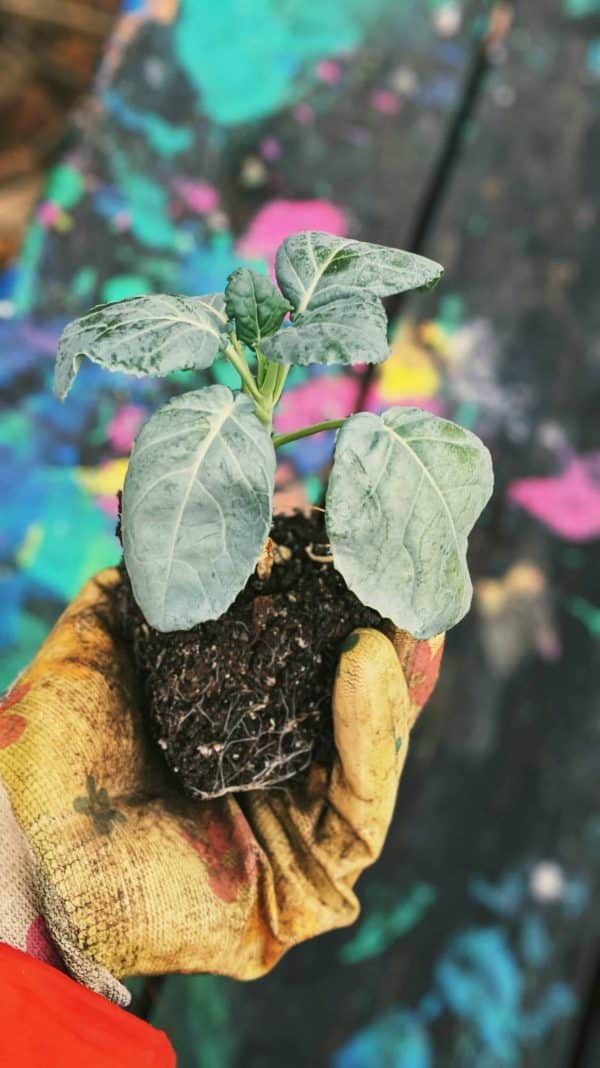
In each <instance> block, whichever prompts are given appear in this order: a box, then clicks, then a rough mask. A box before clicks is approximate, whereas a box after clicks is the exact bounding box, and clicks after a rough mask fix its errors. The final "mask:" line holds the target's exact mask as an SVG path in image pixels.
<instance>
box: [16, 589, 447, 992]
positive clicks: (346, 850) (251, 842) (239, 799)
mask: <svg viewBox="0 0 600 1068" xmlns="http://www.w3.org/2000/svg"><path fill="white" fill-rule="evenodd" d="M117 582H118V574H117V572H116V570H109V571H104V572H102V573H101V574H100V575H98V576H97V577H96V578H95V579H93V580H92V581H90V582H88V583H87V585H86V586H85V587H84V589H83V590H82V592H81V594H80V595H79V596H78V597H77V598H76V599H75V600H74V601H73V602H72V603H71V605H70V606H69V607H68V608H67V609H66V611H65V612H64V613H63V615H62V616H61V618H60V619H59V620H58V622H57V624H56V626H55V627H54V629H53V631H52V632H51V634H50V635H49V637H48V638H47V640H46V641H45V642H44V644H43V646H42V648H41V649H40V651H39V653H38V654H37V656H36V657H35V659H34V660H33V662H32V663H31V664H30V666H29V667H28V668H27V669H26V670H25V671H24V672H23V673H22V675H21V676H20V677H19V679H18V680H17V682H16V683H15V685H14V686H13V688H12V689H11V690H10V691H9V693H8V695H7V696H6V697H5V698H4V701H3V702H2V704H0V782H1V783H2V784H3V787H4V791H3V793H2V791H0V794H1V796H0V834H1V835H2V840H3V842H6V843H8V847H7V848H4V847H3V850H2V854H1V855H0V941H5V942H8V943H10V944H12V945H15V946H17V947H18V948H21V949H29V951H30V952H32V953H34V954H35V955H38V956H42V957H43V958H44V959H46V960H49V961H51V962H52V963H56V964H61V963H62V965H63V966H64V967H65V969H66V970H67V971H68V972H69V973H70V974H71V975H72V976H73V977H74V978H76V979H78V980H79V981H81V982H83V983H85V984H86V985H88V986H90V987H91V988H92V989H94V990H96V991H98V992H100V993H103V994H105V995H106V996H108V997H110V998H111V999H112V1000H113V1001H116V1002H117V1003H119V1004H126V1003H127V1001H128V994H127V991H126V989H125V987H123V986H122V985H121V983H120V982H119V981H118V980H120V979H121V978H123V977H125V976H128V975H135V974H142V975H151V974H158V973H164V972H211V973H216V974H222V975H228V976H232V977H234V978H237V979H253V978H256V977H258V976H261V975H264V974H265V973H266V972H268V971H269V969H270V968H272V967H273V965H274V964H276V962H277V961H278V960H279V959H280V957H281V956H282V955H283V954H284V953H285V952H286V951H287V950H288V949H290V947H291V946H294V945H296V944H298V943H299V942H303V941H304V940H305V939H308V938H312V937H314V936H315V935H318V934H320V933H321V932H324V931H329V930H331V929H333V928H336V927H343V926H346V925H347V924H351V923H352V922H353V921H354V920H355V919H356V917H357V914H358V911H359V906H358V902H357V898H356V896H355V893H354V890H353V887H354V884H355V883H356V880H357V878H358V876H359V875H360V874H361V872H362V871H363V870H364V869H365V868H366V867H368V866H369V865H370V864H372V863H373V862H374V861H375V860H376V859H377V857H378V855H379V853H380V852H381V849H382V846H383V843H384V840H385V836H386V832H387V830H388V827H389V824H390V820H391V817H392V813H393V809H394V803H395V798H396V791H397V786H398V781H399V778H400V775H401V772H402V768H403V766H404V762H405V760H406V755H407V751H408V742H409V735H410V730H411V728H412V726H413V724H414V722H415V719H416V717H417V715H418V713H419V711H420V710H421V708H422V706H423V704H424V703H425V701H426V700H427V698H428V696H429V694H430V693H431V691H432V689H433V687H434V684H435V681H436V678H437V673H438V669H439V663H440V659H441V654H442V646H443V637H442V636H439V637H436V638H432V639H430V640H428V641H417V640H416V639H414V638H412V637H411V636H410V635H408V634H406V633H404V632H400V631H397V632H396V633H395V636H394V639H393V642H392V641H391V640H390V639H389V638H387V637H385V636H384V635H383V634H381V633H380V632H379V631H376V630H368V629H359V630H356V631H354V632H353V633H352V634H351V635H350V636H349V638H348V639H347V640H346V642H345V644H344V646H343V648H342V651H341V653H340V659H339V663H338V670H337V675H336V679H335V683H334V688H333V695H332V710H333V722H334V738H335V748H336V755H335V758H334V760H333V765H332V766H331V767H330V768H325V767H323V766H319V765H316V764H315V765H313V766H311V768H310V770H309V772H308V774H307V775H306V776H305V777H304V778H303V779H301V780H298V781H296V782H293V781H292V782H291V783H283V784H282V785H280V786H279V787H276V788H273V789H270V790H266V791H259V790H257V791H251V792H247V793H241V794H239V795H233V794H229V795H226V796H224V797H222V798H218V799H216V800H212V801H202V802H198V801H192V800H189V799H188V798H186V797H185V796H184V795H183V794H182V793H181V792H180V791H178V790H177V787H176V786H175V785H173V783H172V780H171V779H170V778H169V776H168V775H167V773H166V771H165V768H164V765H163V762H162V757H161V754H160V753H159V751H158V750H157V748H156V747H155V745H154V743H153V742H152V741H151V739H150V738H149V736H148V731H147V725H146V723H145V721H144V718H143V715H142V700H141V696H140V692H139V689H138V684H137V682H136V677H135V670H134V665H133V661H132V658H131V654H130V651H129V648H128V646H127V645H126V643H124V642H123V640H122V638H120V636H119V630H118V626H117V623H116V620H115V618H114V612H113V609H112V606H111V598H110V591H111V588H112V587H113V586H114V585H115V583H117ZM2 895H4V899H3V897H2ZM11 903H12V904H11ZM8 905H10V906H11V907H10V908H9V907H8Z"/></svg>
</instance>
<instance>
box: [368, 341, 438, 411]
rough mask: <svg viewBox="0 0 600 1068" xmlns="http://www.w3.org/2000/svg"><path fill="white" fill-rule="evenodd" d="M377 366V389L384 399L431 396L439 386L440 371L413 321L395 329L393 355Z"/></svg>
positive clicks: (396, 399)
mask: <svg viewBox="0 0 600 1068" xmlns="http://www.w3.org/2000/svg"><path fill="white" fill-rule="evenodd" d="M378 370H379V374H378V380H377V385H378V392H379V394H380V396H381V399H382V400H383V401H399V400H402V399H403V398H405V397H408V398H410V397H431V396H433V395H434V394H435V393H437V390H438V388H439V384H440V376H439V373H438V371H437V369H436V368H435V366H434V364H433V362H432V359H431V356H430V354H429V352H428V351H427V349H426V348H424V346H423V345H421V344H419V342H418V340H417V338H416V335H415V330H414V328H413V326H412V325H411V324H403V325H402V326H401V327H400V329H399V330H397V331H396V333H395V335H394V337H393V339H392V345H391V352H390V358H389V359H388V360H386V361H385V363H383V364H382V365H381V366H380V368H379V369H378Z"/></svg>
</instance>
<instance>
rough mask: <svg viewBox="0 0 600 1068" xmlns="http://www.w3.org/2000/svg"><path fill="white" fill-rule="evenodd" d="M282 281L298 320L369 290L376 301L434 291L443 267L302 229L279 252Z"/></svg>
mask: <svg viewBox="0 0 600 1068" xmlns="http://www.w3.org/2000/svg"><path fill="white" fill-rule="evenodd" d="M275 270H276V274H277V281H278V282H279V286H280V288H281V291H282V293H284V294H285V296H286V297H287V298H288V300H290V301H291V302H292V304H293V306H294V308H295V310H296V311H295V314H296V315H297V316H299V315H303V314H304V312H306V311H308V310H309V309H310V310H312V309H313V308H317V307H320V306H321V305H322V304H325V303H326V302H327V301H330V300H337V299H339V298H340V297H352V298H353V299H354V298H355V297H356V296H357V295H360V294H362V293H364V292H365V291H367V292H369V293H372V294H373V295H374V296H376V297H387V296H389V295H390V294H392V293H404V292H405V291H406V290H409V289H429V288H430V287H431V286H433V285H435V284H436V282H438V281H439V279H440V278H441V277H442V274H443V268H442V267H440V265H439V263H434V262H433V260H428V259H426V258H425V257H424V256H417V255H415V254H414V253H412V252H402V251H400V250H399V249H395V248H386V247H385V246H384V245H371V244H367V243H366V242H364V241H352V240H350V239H349V238H345V237H335V236H334V235H333V234H322V233H319V232H317V231H302V232H301V233H297V234H292V235H291V236H290V237H287V238H286V239H285V241H284V242H283V244H282V245H280V246H279V249H278V250H277V258H276V263H275Z"/></svg>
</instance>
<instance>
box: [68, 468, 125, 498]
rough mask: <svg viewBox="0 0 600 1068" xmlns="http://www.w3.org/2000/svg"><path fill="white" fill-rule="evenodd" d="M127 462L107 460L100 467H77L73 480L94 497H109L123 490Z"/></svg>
mask: <svg viewBox="0 0 600 1068" xmlns="http://www.w3.org/2000/svg"><path fill="white" fill-rule="evenodd" d="M126 471H127V460H125V459H121V460H108V461H107V463H105V464H102V465H101V466H100V467H77V468H76V469H75V478H76V480H77V482H78V484H79V485H80V486H82V487H83V489H85V490H87V492H88V493H91V494H92V496H94V497H111V496H114V495H115V494H116V493H117V492H118V490H120V489H122V488H123V482H124V481H125V473H126Z"/></svg>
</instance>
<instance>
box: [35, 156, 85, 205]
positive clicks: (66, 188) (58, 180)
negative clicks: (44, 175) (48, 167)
mask: <svg viewBox="0 0 600 1068" xmlns="http://www.w3.org/2000/svg"><path fill="white" fill-rule="evenodd" d="M84 190H85V183H84V180H83V175H82V173H81V171H79V170H77V168H76V167H72V166H71V165H70V164H69V163H59V165H58V166H57V167H55V168H54V170H52V171H51V172H50V175H49V177H48V181H47V182H46V186H45V188H44V192H43V198H44V199H45V200H51V201H52V203H53V204H57V205H58V207H60V208H64V209H65V211H70V210H71V208H74V207H75V205H76V204H78V203H79V201H80V200H81V198H82V196H83V193H84Z"/></svg>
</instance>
